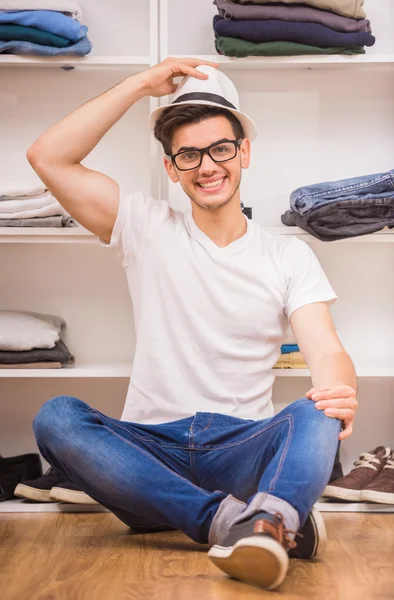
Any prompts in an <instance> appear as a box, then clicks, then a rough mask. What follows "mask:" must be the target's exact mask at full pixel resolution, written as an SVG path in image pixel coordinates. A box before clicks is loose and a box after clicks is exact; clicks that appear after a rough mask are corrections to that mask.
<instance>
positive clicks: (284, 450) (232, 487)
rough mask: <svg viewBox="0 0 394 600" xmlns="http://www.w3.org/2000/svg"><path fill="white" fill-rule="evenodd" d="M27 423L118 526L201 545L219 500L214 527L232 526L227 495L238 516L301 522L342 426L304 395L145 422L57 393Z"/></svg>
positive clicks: (43, 448) (47, 453) (326, 473)
mask: <svg viewBox="0 0 394 600" xmlns="http://www.w3.org/2000/svg"><path fill="white" fill-rule="evenodd" d="M33 427H34V433H35V436H36V439H37V443H38V446H39V449H40V452H41V454H42V455H43V457H44V458H45V459H46V460H47V461H48V462H49V463H50V464H51V465H52V466H53V467H55V468H56V469H57V470H59V471H60V472H61V473H63V474H64V476H65V477H66V478H67V479H70V480H71V481H73V482H74V483H75V484H76V485H77V486H79V487H80V489H82V490H83V491H84V492H86V493H87V494H89V495H90V496H91V497H93V498H94V499H95V500H97V501H98V502H100V503H101V504H103V505H104V506H106V507H107V508H108V509H109V510H110V511H112V512H113V513H114V514H115V515H116V516H117V517H118V518H120V519H121V520H122V521H123V522H124V523H126V524H127V525H129V526H131V527H137V528H138V527H147V528H149V527H151V528H152V529H156V528H160V527H164V528H166V527H169V528H174V529H180V530H182V531H183V532H184V533H186V534H187V535H188V536H189V537H191V538H192V539H193V540H195V541H196V542H200V543H207V542H208V540H209V537H210V539H217V536H216V534H215V533H214V534H213V535H212V531H211V535H210V528H211V525H212V522H213V519H214V517H215V515H216V513H218V510H219V507H220V505H221V504H222V503H224V504H222V506H221V511H219V513H220V518H221V523H220V524H218V527H219V528H221V529H223V518H224V525H225V526H226V518H227V520H228V525H229V526H230V525H231V522H230V521H231V519H230V520H229V518H230V513H231V511H230V512H229V513H228V514H227V517H226V511H225V510H224V509H225V508H227V507H228V506H229V505H230V504H231V503H230V502H229V498H231V497H235V498H236V499H238V500H236V501H235V503H233V508H234V507H236V509H237V510H238V512H240V511H241V512H242V511H244V510H246V509H247V508H249V512H250V511H251V510H252V509H253V512H258V511H259V510H265V509H266V510H267V512H271V511H272V510H273V511H276V510H277V509H278V510H280V511H281V512H282V513H285V514H287V515H288V519H287V521H286V518H285V523H287V526H288V527H289V526H290V527H293V528H294V527H295V528H296V529H298V528H299V527H300V526H302V525H303V524H304V522H305V521H306V519H307V517H308V514H309V512H310V510H311V508H312V506H313V504H314V502H315V501H316V500H317V498H318V497H319V495H320V494H321V492H322V491H323V489H324V487H325V485H326V484H327V482H328V480H329V477H330V474H331V471H332V467H333V463H334V457H335V454H336V451H337V446H338V434H339V431H340V428H341V424H340V421H338V420H337V419H332V418H329V417H326V416H325V415H324V412H323V411H320V410H317V409H316V408H315V404H314V402H313V401H311V400H308V399H306V398H302V399H301V400H298V401H296V402H294V403H293V404H291V405H289V406H288V407H287V408H285V409H284V410H283V411H281V412H280V413H279V414H277V415H276V416H274V417H272V418H269V419H264V420H261V421H252V420H245V419H239V418H235V417H230V416H227V415H222V414H216V413H203V412H201V413H200V412H199V413H196V414H195V416H194V417H188V418H186V419H181V420H179V421H173V422H170V423H165V424H160V425H142V424H136V423H129V422H124V421H119V420H117V419H113V418H110V417H107V416H106V415H104V414H102V413H100V412H99V411H98V410H95V409H93V408H91V407H90V406H88V405H87V404H85V403H84V402H82V401H80V400H78V399H76V398H72V397H66V396H60V397H57V398H53V399H52V400H49V401H48V402H47V403H46V404H44V406H43V407H42V408H41V410H40V411H39V413H38V415H37V416H36V418H35V419H34V423H33ZM239 501H243V502H248V507H246V505H244V504H242V503H240V502H239ZM267 507H269V508H267ZM287 509H288V510H287ZM234 516H235V512H234V511H233V512H232V513H231V518H232V519H233V517H234ZM218 520H219V519H217V521H218Z"/></svg>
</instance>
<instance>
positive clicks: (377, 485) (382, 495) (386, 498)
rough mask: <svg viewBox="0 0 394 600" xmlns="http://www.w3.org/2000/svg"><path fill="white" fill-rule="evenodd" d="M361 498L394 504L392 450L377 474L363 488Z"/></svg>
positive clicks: (393, 452) (366, 500)
mask: <svg viewBox="0 0 394 600" xmlns="http://www.w3.org/2000/svg"><path fill="white" fill-rule="evenodd" d="M361 499H362V500H363V502H380V503H382V504H394V450H393V451H392V452H391V454H390V456H389V457H388V458H387V460H386V464H385V465H384V467H383V469H382V470H381V471H380V473H379V475H377V476H376V477H375V479H374V480H373V481H372V482H371V483H370V484H369V485H367V486H366V487H365V488H364V489H363V491H362V493H361Z"/></svg>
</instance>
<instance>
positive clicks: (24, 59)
mask: <svg viewBox="0 0 394 600" xmlns="http://www.w3.org/2000/svg"><path fill="white" fill-rule="evenodd" d="M149 65H150V57H149V56H148V55H141V56H94V55H93V56H81V57H78V56H51V57H46V56H22V55H17V54H2V55H0V67H1V66H3V67H46V68H48V67H49V68H51V67H52V68H53V67H61V68H66V69H68V68H74V67H77V68H85V69H86V68H97V67H101V68H114V67H134V68H135V70H139V69H145V68H148V67H149Z"/></svg>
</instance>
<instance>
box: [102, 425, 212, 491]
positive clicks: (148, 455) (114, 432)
mask: <svg viewBox="0 0 394 600" xmlns="http://www.w3.org/2000/svg"><path fill="white" fill-rule="evenodd" d="M104 427H105V429H106V430H107V431H108V432H109V433H111V434H112V435H114V436H115V437H117V438H118V439H119V440H121V441H122V442H125V443H126V444H127V445H128V446H131V447H132V448H134V449H135V450H137V452H139V453H140V454H143V455H144V456H146V457H147V458H149V459H150V460H152V461H153V462H155V463H156V464H158V465H159V466H160V467H163V469H165V470H166V471H169V472H170V473H171V474H173V475H175V477H177V478H178V479H181V480H182V481H184V482H186V483H188V484H189V485H191V486H192V487H193V488H194V489H196V490H198V491H199V492H201V493H202V494H204V495H205V496H209V495H210V492H206V491H205V490H204V489H203V488H201V487H198V486H197V485H194V483H192V482H191V481H190V480H189V479H186V478H185V477H182V475H179V473H177V472H176V471H173V470H172V469H170V468H169V467H167V465H165V464H164V463H162V462H160V461H159V460H157V458H155V457H154V456H152V455H151V454H149V453H148V452H146V450H143V449H142V448H139V447H138V446H137V445H136V444H133V442H131V441H130V440H126V439H125V438H123V437H121V436H120V435H118V434H117V433H116V431H112V429H110V428H109V427H107V425H104Z"/></svg>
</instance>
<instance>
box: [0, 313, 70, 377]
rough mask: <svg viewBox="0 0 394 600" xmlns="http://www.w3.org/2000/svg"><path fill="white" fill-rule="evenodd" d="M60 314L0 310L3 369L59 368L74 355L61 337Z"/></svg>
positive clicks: (0, 355)
mask: <svg viewBox="0 0 394 600" xmlns="http://www.w3.org/2000/svg"><path fill="white" fill-rule="evenodd" d="M65 325H66V324H65V322H64V320H63V319H61V318H60V317H56V316H53V315H45V314H39V313H34V312H22V311H12V310H0V369H60V368H61V367H64V366H67V365H70V364H72V363H73V362H74V357H73V355H72V354H71V352H70V351H69V349H68V348H67V346H66V344H65V343H64V342H63V341H62V340H61V339H60V336H61V333H62V331H63V329H64V327H65Z"/></svg>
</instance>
